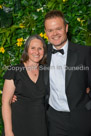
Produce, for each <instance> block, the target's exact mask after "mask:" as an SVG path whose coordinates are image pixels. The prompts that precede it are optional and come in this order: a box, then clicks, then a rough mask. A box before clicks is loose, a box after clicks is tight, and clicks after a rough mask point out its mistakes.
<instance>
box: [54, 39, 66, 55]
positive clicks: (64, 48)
mask: <svg viewBox="0 0 91 136" xmlns="http://www.w3.org/2000/svg"><path fill="white" fill-rule="evenodd" d="M53 49H56V48H55V47H54V45H53ZM60 49H63V50H64V54H67V50H68V40H67V42H66V43H65V45H64V46H63V47H62V48H60Z"/></svg>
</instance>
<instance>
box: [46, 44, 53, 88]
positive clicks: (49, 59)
mask: <svg viewBox="0 0 91 136" xmlns="http://www.w3.org/2000/svg"><path fill="white" fill-rule="evenodd" d="M51 51H52V45H48V52H47V64H46V66H45V67H46V69H47V70H45V71H44V81H45V85H49V70H50V62H51Z"/></svg>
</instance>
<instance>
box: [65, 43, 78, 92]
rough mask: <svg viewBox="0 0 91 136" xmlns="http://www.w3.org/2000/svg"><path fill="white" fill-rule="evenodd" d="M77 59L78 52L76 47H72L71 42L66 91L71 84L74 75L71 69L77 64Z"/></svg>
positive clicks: (68, 55) (67, 64)
mask: <svg viewBox="0 0 91 136" xmlns="http://www.w3.org/2000/svg"><path fill="white" fill-rule="evenodd" d="M77 57H78V52H77V49H76V47H74V46H73V45H72V43H71V42H69V45H68V54H67V63H66V77H65V84H66V85H65V86H66V90H67V87H68V84H69V82H70V79H71V76H72V73H73V70H71V68H72V67H74V66H75V64H76V62H77Z"/></svg>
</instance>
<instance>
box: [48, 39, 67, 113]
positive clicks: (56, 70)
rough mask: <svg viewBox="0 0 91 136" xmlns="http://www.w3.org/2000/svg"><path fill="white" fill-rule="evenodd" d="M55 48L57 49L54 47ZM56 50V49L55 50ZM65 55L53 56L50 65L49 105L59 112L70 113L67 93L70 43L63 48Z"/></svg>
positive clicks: (57, 54)
mask: <svg viewBox="0 0 91 136" xmlns="http://www.w3.org/2000/svg"><path fill="white" fill-rule="evenodd" d="M53 48H55V47H54V46H53ZM55 49H56V48H55ZM62 49H63V50H64V54H63V55H62V54H61V53H59V52H57V53H55V54H52V58H51V64H50V77H49V78H50V97H49V105H50V106H51V107H53V108H54V109H55V110H57V111H66V112H69V111H70V109H69V105H68V102H67V96H66V93H65V66H66V60H67V50H68V41H67V42H66V44H65V45H64V46H63V47H62Z"/></svg>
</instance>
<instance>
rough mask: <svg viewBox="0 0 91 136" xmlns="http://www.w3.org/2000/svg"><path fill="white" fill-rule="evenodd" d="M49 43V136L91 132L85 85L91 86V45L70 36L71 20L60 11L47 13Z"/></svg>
mask: <svg viewBox="0 0 91 136" xmlns="http://www.w3.org/2000/svg"><path fill="white" fill-rule="evenodd" d="M44 25H45V32H46V35H47V36H48V40H49V42H50V43H51V45H48V57H47V66H48V68H49V67H50V70H48V71H45V84H46V88H47V93H48V94H47V101H48V103H49V107H48V111H47V116H48V124H49V136H91V103H90V102H89V101H90V97H89V95H88V94H87V93H86V91H85V90H86V88H87V87H90V88H91V79H90V76H89V75H91V60H90V58H91V56H90V55H91V53H90V50H89V47H86V46H80V45H76V44H73V43H71V42H70V41H68V39H67V32H68V24H66V22H65V19H64V16H63V14H62V13H61V12H60V11H56V10H55V11H51V12H49V13H47V14H46V16H45V20H44Z"/></svg>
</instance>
